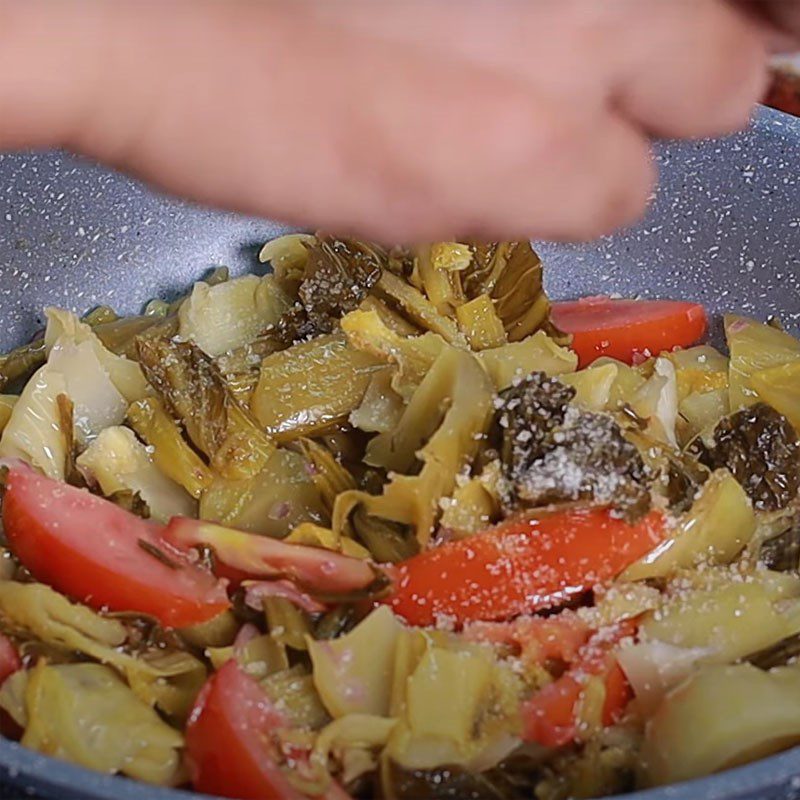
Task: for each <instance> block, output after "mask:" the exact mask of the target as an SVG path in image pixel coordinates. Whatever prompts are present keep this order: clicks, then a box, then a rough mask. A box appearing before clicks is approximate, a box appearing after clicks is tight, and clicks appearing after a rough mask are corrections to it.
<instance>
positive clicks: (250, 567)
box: [164, 517, 376, 595]
mask: <svg viewBox="0 0 800 800" xmlns="http://www.w3.org/2000/svg"><path fill="white" fill-rule="evenodd" d="M164 538H165V539H166V540H167V541H168V542H170V543H171V544H172V545H174V546H175V547H180V548H190V547H200V546H203V547H210V548H212V549H213V550H214V553H215V555H216V557H217V559H218V560H219V561H220V562H221V564H222V565H224V567H225V570H226V573H227V574H228V575H236V577H238V578H239V580H240V581H241V580H244V579H247V578H283V577H286V578H289V579H290V580H292V581H294V582H295V583H297V584H299V585H300V586H302V587H303V588H305V589H307V590H309V591H312V592H318V593H327V594H332V595H334V594H347V593H348V592H356V591H359V590H360V589H364V588H366V587H367V586H369V585H370V584H371V583H373V582H374V581H375V578H376V573H375V570H374V568H373V567H372V565H371V564H370V563H369V562H368V561H364V560H362V559H360V558H353V557H352V556H345V555H342V554H341V553H336V552H334V551H332V550H325V549H324V548H321V547H308V546H306V545H300V544H289V543H287V542H281V541H278V540H276V539H270V537H269V536H257V535H256V534H253V533H245V532H244V531H237V530H235V529H233V528H225V527H223V526H222V525H214V524H212V523H210V522H203V521H202V520H197V519H187V518H185V517H174V518H173V519H172V520H170V522H169V524H168V525H167V527H166V530H165V531H164Z"/></svg>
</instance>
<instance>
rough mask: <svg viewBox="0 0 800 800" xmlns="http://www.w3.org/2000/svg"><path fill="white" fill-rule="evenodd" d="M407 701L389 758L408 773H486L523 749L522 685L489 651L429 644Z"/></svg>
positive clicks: (407, 691)
mask: <svg viewBox="0 0 800 800" xmlns="http://www.w3.org/2000/svg"><path fill="white" fill-rule="evenodd" d="M404 695H405V702H404V704H403V706H402V715H401V718H400V722H399V724H398V726H397V727H396V728H394V729H393V731H392V735H391V738H390V741H389V744H388V746H387V749H386V755H387V756H388V757H390V758H391V759H392V760H393V761H394V762H395V763H397V764H400V765H402V766H403V767H405V768H406V769H432V768H435V767H438V766H441V765H443V764H448V765H452V764H456V765H460V766H464V767H467V768H470V769H474V770H476V771H481V770H484V769H488V768H490V767H493V766H495V765H496V764H497V763H498V762H499V761H501V760H502V759H503V758H504V757H505V756H507V755H508V753H509V752H511V751H512V750H513V749H514V748H515V747H516V746H517V745H518V739H517V736H518V733H519V717H518V709H519V704H520V700H521V682H520V681H519V678H518V677H517V676H516V675H514V673H513V671H512V670H511V668H510V667H508V666H507V665H504V664H501V663H500V662H498V661H496V660H495V657H494V654H493V652H492V651H491V650H489V649H486V648H481V647H473V648H459V647H450V646H440V645H437V644H434V643H433V642H430V643H429V644H428V646H427V647H426V649H425V652H424V653H423V654H422V656H421V658H420V659H419V661H418V662H417V664H416V667H415V668H414V670H413V672H412V673H411V675H410V677H408V678H407V680H406V685H405V692H404Z"/></svg>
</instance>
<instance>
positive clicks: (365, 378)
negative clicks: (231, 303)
mask: <svg viewBox="0 0 800 800" xmlns="http://www.w3.org/2000/svg"><path fill="white" fill-rule="evenodd" d="M376 368H381V365H380V364H379V363H376V361H375V359H374V358H373V357H371V356H369V355H367V354H366V353H362V352H360V351H359V350H356V349H354V348H352V347H350V346H348V344H347V341H346V340H345V338H344V337H343V336H341V335H338V334H336V335H331V336H320V337H319V338H317V339H314V340H312V341H310V342H304V343H302V344H297V345H294V346H293V347H290V348H288V349H287V350H282V351H280V352H278V353H273V354H272V355H270V356H267V358H265V359H264V361H263V362H262V364H261V377H260V378H259V381H258V386H257V387H256V390H255V392H254V393H253V397H252V399H251V401H250V406H251V408H252V410H253V413H254V414H255V416H256V419H257V420H258V422H259V423H260V424H261V425H262V426H263V427H264V428H265V429H266V430H267V431H268V432H269V433H270V434H271V435H273V436H275V438H276V439H278V440H279V441H280V440H288V439H294V438H297V437H298V436H305V435H308V434H310V433H312V432H314V431H318V430H321V429H323V428H325V427H327V426H329V425H330V424H331V423H333V422H336V421H337V420H341V419H343V418H345V417H347V415H348V414H350V412H351V411H353V410H355V409H356V408H358V406H359V404H360V403H361V400H362V399H363V397H364V393H365V392H366V390H367V386H369V382H370V379H371V378H372V375H373V373H374V372H375V370H376Z"/></svg>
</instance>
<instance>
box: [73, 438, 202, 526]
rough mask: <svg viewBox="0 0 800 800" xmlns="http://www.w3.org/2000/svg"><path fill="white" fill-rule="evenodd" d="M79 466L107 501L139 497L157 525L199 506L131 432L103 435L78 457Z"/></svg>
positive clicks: (89, 481)
mask: <svg viewBox="0 0 800 800" xmlns="http://www.w3.org/2000/svg"><path fill="white" fill-rule="evenodd" d="M77 466H78V469H79V470H80V471H81V473H82V474H83V475H84V477H85V478H86V480H87V482H88V483H89V484H90V485H91V486H97V485H98V484H99V486H100V489H101V490H102V492H103V495H105V496H106V497H109V498H111V497H113V496H114V495H116V494H118V493H119V492H128V493H131V494H133V495H135V496H138V497H139V498H140V499H141V500H142V502H144V503H145V505H146V506H147V509H148V516H151V517H153V519H155V520H157V521H158V522H167V521H168V520H169V519H170V518H171V517H174V516H176V515H181V514H194V513H196V511H197V503H196V502H195V501H194V500H193V499H192V498H191V497H190V496H189V494H188V493H187V492H186V490H185V489H184V488H183V487H182V486H179V485H178V484H177V483H175V481H173V480H171V479H170V478H168V477H167V476H166V475H164V474H163V473H162V472H161V470H160V469H159V468H158V467H157V466H156V465H155V464H154V463H153V460H152V459H151V458H150V454H149V453H148V452H147V448H146V447H145V446H144V445H143V444H142V443H141V442H140V441H139V440H138V439H137V438H136V435H135V434H134V433H133V431H132V430H131V429H130V428H125V427H123V426H122V425H115V426H112V427H109V428H106V429H105V430H103V431H101V433H100V435H99V436H98V437H97V438H96V439H95V440H94V441H93V442H92V443H91V444H90V445H89V447H87V448H86V450H84V451H83V453H81V455H80V456H78V460H77Z"/></svg>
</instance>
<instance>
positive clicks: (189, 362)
mask: <svg viewBox="0 0 800 800" xmlns="http://www.w3.org/2000/svg"><path fill="white" fill-rule="evenodd" d="M138 352H139V359H140V362H141V365H142V369H143V370H144V371H145V373H146V375H147V379H148V380H149V381H150V384H151V385H152V387H153V388H154V389H155V390H156V392H157V393H158V394H159V395H160V397H161V399H162V400H163V402H164V405H165V406H166V408H167V409H169V411H170V412H171V413H172V414H173V416H175V417H176V418H177V419H178V420H180V422H181V423H182V424H183V427H184V429H185V430H186V433H187V435H188V436H189V439H191V441H192V443H193V444H194V445H195V447H197V448H198V450H200V451H201V452H202V453H205V455H206V456H207V457H208V458H209V460H210V463H211V466H212V467H213V468H214V469H215V470H216V471H217V472H218V473H219V474H220V476H222V477H223V478H226V479H228V480H244V479H246V478H251V477H252V476H254V475H256V474H258V473H259V472H260V471H261V470H262V469H263V468H264V465H265V464H266V463H267V461H268V460H269V458H270V456H271V455H272V453H273V452H274V449H275V448H274V444H273V443H272V441H271V440H270V438H269V437H268V436H267V435H266V434H265V433H264V431H263V430H262V429H261V428H259V426H258V425H257V424H256V422H255V420H254V419H253V418H252V417H251V415H250V413H249V412H248V411H247V410H246V409H245V408H244V407H243V406H242V405H240V403H239V402H238V401H237V400H236V398H235V397H234V396H233V394H232V393H231V391H230V390H229V389H228V387H227V385H226V384H225V381H224V379H223V378H222V376H221V375H220V373H219V370H218V369H217V367H216V366H215V365H214V363H213V362H212V361H211V359H209V357H208V356H207V355H206V354H205V353H203V351H202V350H200V349H199V348H198V347H197V346H195V345H194V344H192V343H191V342H176V341H174V340H171V339H153V340H140V341H139V342H138Z"/></svg>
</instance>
